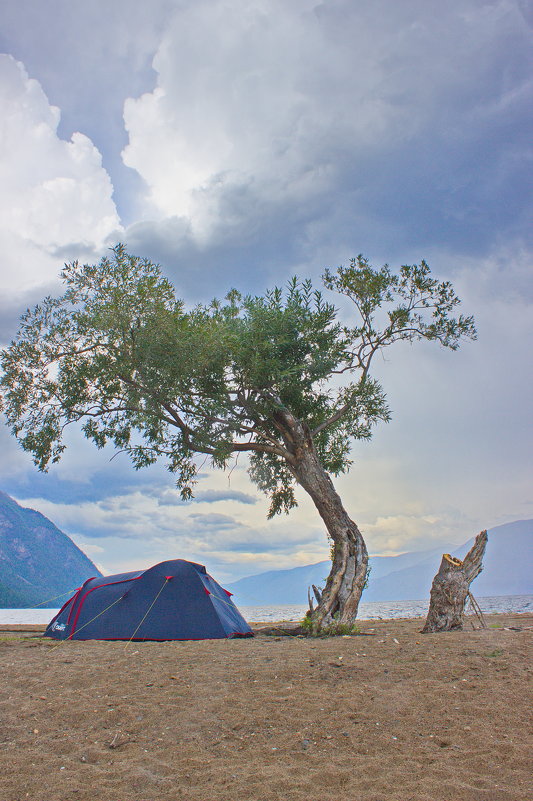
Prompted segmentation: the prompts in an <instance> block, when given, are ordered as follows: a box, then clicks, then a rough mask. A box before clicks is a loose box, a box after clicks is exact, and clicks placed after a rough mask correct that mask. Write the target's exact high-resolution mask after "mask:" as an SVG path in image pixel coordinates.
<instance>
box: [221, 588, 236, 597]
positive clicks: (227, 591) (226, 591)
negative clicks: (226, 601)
mask: <svg viewBox="0 0 533 801" xmlns="http://www.w3.org/2000/svg"><path fill="white" fill-rule="evenodd" d="M222 589H223V590H224V587H222ZM224 592H225V593H226V595H229V597H230V598H231V596H232V595H233V593H232V592H230V591H229V590H224Z"/></svg>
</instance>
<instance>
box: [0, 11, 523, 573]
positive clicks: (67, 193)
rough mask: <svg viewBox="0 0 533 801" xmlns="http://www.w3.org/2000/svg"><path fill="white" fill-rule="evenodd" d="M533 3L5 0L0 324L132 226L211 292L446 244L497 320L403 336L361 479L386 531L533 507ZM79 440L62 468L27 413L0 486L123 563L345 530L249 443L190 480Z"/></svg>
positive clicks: (439, 264)
mask: <svg viewBox="0 0 533 801" xmlns="http://www.w3.org/2000/svg"><path fill="white" fill-rule="evenodd" d="M532 28H533V3H532V2H531V0H454V2H453V3H446V4H443V3H437V2H432V0H430V1H429V2H428V0H403V1H402V2H401V3H398V2H396V1H395V0H374V2H372V3H368V2H363V1H362V0H324V1H323V2H317V1H316V0H291V2H287V0H247V1H246V2H243V0H151V2H150V3H146V2H144V0H113V2H109V0H91V2H90V3H87V2H86V0H47V2H46V3H43V2H42V0H0V104H1V108H2V119H1V123H0V145H1V146H0V242H1V253H2V259H1V262H0V344H1V345H7V344H8V343H9V341H10V340H11V339H12V338H13V337H14V336H15V333H16V331H17V327H18V320H19V317H20V314H21V313H22V312H23V311H24V310H25V309H26V308H27V307H28V306H31V305H33V304H35V303H37V302H38V301H39V300H41V299H42V298H43V297H44V296H45V295H47V294H58V293H60V291H61V287H60V283H59V278H58V276H59V272H60V270H61V268H62V267H63V264H64V263H65V262H69V261H71V260H74V259H78V260H80V261H83V262H88V263H95V262H97V261H99V259H100V258H101V257H102V256H103V255H105V254H106V252H107V250H108V248H110V247H112V246H113V245H115V244H116V243H117V242H119V241H121V242H124V243H125V244H126V245H127V248H128V250H129V251H130V252H132V253H135V254H137V255H140V256H143V257H148V258H150V259H151V260H152V261H154V262H157V263H160V264H161V266H162V268H163V271H164V273H165V274H166V275H167V276H168V277H169V278H170V279H171V280H172V281H173V283H174V285H175V286H176V291H177V293H178V295H179V296H180V297H183V298H184V299H185V300H186V302H187V303H191V304H194V303H197V302H200V301H206V300H209V299H210V298H212V297H214V296H223V295H225V294H226V292H227V291H228V289H229V288H231V287H233V286H235V287H238V288H239V289H240V290H241V291H244V292H257V293H262V292H264V291H265V290H266V289H267V288H269V287H272V286H274V285H283V284H284V283H285V282H286V281H287V280H288V278H289V277H290V276H292V275H299V276H301V277H311V278H312V279H313V282H315V283H316V285H317V286H319V285H320V276H321V275H322V273H323V271H324V268H326V267H330V268H335V267H337V266H339V265H341V264H347V263H348V261H349V259H350V258H351V257H353V256H356V255H357V254H359V253H363V254H364V255H365V256H366V257H367V258H369V259H370V261H371V262H372V263H373V264H375V265H377V266H379V265H381V264H383V263H389V264H390V265H391V267H397V266H399V265H401V264H414V263H416V262H419V261H420V260H421V259H422V258H425V259H426V260H427V261H428V262H429V264H430V266H431V268H432V270H433V272H434V274H435V275H436V276H438V277H439V278H442V279H445V280H451V281H452V282H453V284H454V287H455V288H456V291H457V292H458V294H459V296H460V297H461V299H462V301H463V310H464V312H465V313H467V314H473V315H474V316H475V319H476V324H477V328H478V341H476V342H466V343H465V344H464V345H463V346H462V348H461V349H460V350H459V351H458V352H456V353H452V352H449V351H447V350H444V349H441V348H439V347H437V346H435V344H429V343H423V344H422V343H419V344H418V345H413V346H412V347H408V346H398V348H397V349H396V351H394V350H391V351H390V352H389V353H387V358H386V359H383V360H381V362H380V363H379V365H378V375H379V378H380V379H381V380H382V382H383V385H384V388H385V391H386V393H387V396H388V400H389V404H390V406H391V409H392V413H393V417H392V420H391V422H390V423H388V424H386V425H382V426H381V427H379V428H377V429H376V430H375V433H374V437H373V439H372V441H371V442H365V443H355V444H354V448H353V458H354V465H353V467H352V469H351V471H350V473H349V474H347V475H345V476H342V477H340V478H339V479H336V481H335V483H336V486H337V488H338V490H339V492H340V494H341V496H342V498H343V500H344V502H345V505H346V508H347V510H348V512H349V513H350V514H351V516H352V517H353V519H354V520H356V522H357V523H358V525H359V527H360V529H361V531H362V532H363V534H364V536H365V539H366V541H367V544H368V548H369V551H370V553H371V554H374V555H377V554H384V555H389V554H396V553H401V552H404V551H411V550H423V549H427V548H430V547H431V548H432V547H437V546H438V545H439V544H441V543H442V545H443V548H445V547H447V546H448V545H457V544H460V543H462V542H464V541H466V540H467V539H469V538H470V537H471V536H473V535H474V534H476V533H477V532H478V531H480V530H481V529H483V528H491V527H494V526H496V525H499V524H502V523H505V522H509V521H512V520H519V519H526V518H531V517H533V498H532V493H531V488H532V487H533V481H532V478H533V470H532V463H531V454H532V452H533V447H532V446H533V442H532V437H531V408H532V383H533V382H532V377H531V348H532V342H533V313H532V311H533V309H532V301H533V280H532V279H533V241H532V225H531V223H532V208H533V201H532V197H533V196H532V191H531V190H532V180H531V179H532V174H533V165H532V157H533V148H532V144H531V143H532V141H533V140H532V136H531V132H532V130H533V129H532V124H531V123H532V120H531V117H532V116H533V97H532V95H533V69H532V62H533V57H532V50H531V35H532ZM67 442H68V444H69V447H68V450H67V452H66V454H65V456H64V457H63V460H62V461H61V462H60V463H59V464H58V465H56V466H54V467H53V468H51V469H50V471H49V472H48V473H46V474H41V473H39V472H38V471H37V469H36V468H35V467H34V466H33V464H32V462H31V459H30V458H29V457H28V455H27V454H25V453H23V452H22V451H21V450H20V449H19V448H18V446H17V444H16V442H15V441H14V439H13V438H12V437H11V436H10V434H9V430H8V428H7V427H6V426H5V425H2V427H1V428H0V489H2V490H3V491H5V492H7V493H8V494H10V495H11V496H12V497H14V498H15V499H16V500H17V501H18V502H20V503H22V504H23V505H25V506H31V507H33V508H35V509H38V510H39V511H41V512H42V513H43V514H45V515H46V516H47V517H49V518H50V519H51V520H52V521H53V522H54V523H55V524H56V525H57V526H59V527H60V528H61V529H62V530H63V531H65V532H66V533H67V534H68V535H69V536H71V537H72V539H73V540H74V541H75V542H76V543H77V544H78V545H79V546H80V547H81V548H82V549H83V550H84V551H85V552H86V553H87V554H88V555H89V556H90V557H91V558H92V559H93V560H94V561H95V562H96V563H97V564H98V566H99V567H100V568H101V569H102V570H103V571H104V572H105V573H114V572H119V571H124V570H135V569H139V568H143V567H146V566H149V565H151V564H153V563H155V562H158V561H162V560H164V559H170V558H185V559H192V560H194V561H199V562H201V563H203V564H205V565H207V567H208V569H209V570H210V572H211V573H213V575H215V576H216V577H217V578H218V579H219V580H221V581H225V582H228V581H231V580H233V579H237V578H240V577H242V576H245V575H252V574H256V573H260V572H262V571H264V570H272V569H281V568H288V567H295V566H297V565H304V564H310V563H313V562H318V561H320V560H322V559H326V558H327V556H328V551H329V548H328V543H327V539H326V536H325V531H324V529H323V526H322V525H321V521H320V519H319V517H318V515H317V513H316V511H315V509H314V507H313V506H312V504H311V503H310V502H309V501H308V500H307V499H306V497H305V494H303V493H300V494H299V495H298V498H299V501H300V505H299V507H298V509H296V510H293V511H292V512H291V514H290V516H289V517H285V516H284V517H280V518H276V519H275V520H273V521H267V519H266V513H267V509H268V502H267V500H266V499H265V498H264V497H263V496H262V495H261V494H260V492H259V491H258V490H257V489H256V488H255V487H254V485H253V484H252V483H251V482H250V480H249V478H248V476H247V473H246V461H245V459H242V458H241V459H240V460H239V461H238V462H237V463H236V464H235V465H233V469H232V470H231V471H228V472H227V473H223V472H213V471H211V470H210V468H209V467H208V466H207V465H205V466H202V469H201V480H200V482H199V484H198V487H197V492H196V497H195V499H194V500H193V501H191V502H189V503H183V502H182V501H180V499H179V494H178V492H177V490H176V489H175V486H174V484H173V479H172V475H171V474H170V473H168V472H167V471H166V470H165V467H164V465H155V466H153V467H150V468H147V469H145V470H142V471H139V472H135V471H134V470H133V468H132V467H131V465H130V464H129V462H128V460H127V457H126V456H124V455H122V456H117V457H116V458H112V457H113V455H114V454H113V452H111V451H107V450H105V451H96V450H95V449H94V448H93V446H91V445H90V444H89V443H87V442H85V441H84V440H83V438H82V437H81V435H80V434H79V432H77V431H71V432H70V433H69V435H68V438H67Z"/></svg>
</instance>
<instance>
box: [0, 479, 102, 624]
mask: <svg viewBox="0 0 533 801" xmlns="http://www.w3.org/2000/svg"><path fill="white" fill-rule="evenodd" d="M101 575H102V574H101V573H100V571H99V570H98V568H97V567H96V565H95V564H94V563H93V562H92V561H91V560H90V559H89V557H88V556H87V555H86V554H84V553H83V551H82V550H81V548H78V546H77V545H76V544H75V543H74V542H73V541H72V540H71V539H70V537H68V536H67V534H65V533H64V532H62V531H61V530H60V529H59V528H58V527H57V526H56V525H54V523H52V521H51V520H49V519H48V518H47V517H45V516H44V515H43V514H41V512H37V511H36V510H35V509H30V508H27V507H24V506H21V505H20V504H18V503H17V502H16V501H15V500H14V499H13V498H11V497H10V496H9V495H7V494H6V493H5V492H1V491H0V607H1V608H14V609H17V608H27V607H32V606H41V607H43V608H54V607H57V606H61V604H62V603H63V602H64V601H65V600H66V598H67V593H68V592H69V591H70V590H74V589H75V588H76V587H78V586H79V585H80V584H82V583H83V582H84V581H85V580H86V579H88V578H90V577H91V576H95V577H96V576H101ZM61 596H63V597H61ZM47 601H48V602H47Z"/></svg>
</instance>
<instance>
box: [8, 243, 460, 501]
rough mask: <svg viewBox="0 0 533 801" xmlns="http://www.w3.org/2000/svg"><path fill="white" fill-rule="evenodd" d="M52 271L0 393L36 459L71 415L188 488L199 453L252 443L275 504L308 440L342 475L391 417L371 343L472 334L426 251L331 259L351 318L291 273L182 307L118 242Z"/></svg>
mask: <svg viewBox="0 0 533 801" xmlns="http://www.w3.org/2000/svg"><path fill="white" fill-rule="evenodd" d="M62 279H63V282H64V285H65V292H64V294H63V295H62V296H61V297H59V298H45V300H44V301H43V302H42V303H41V304H39V305H38V306H36V307H35V308H34V309H31V310H28V311H27V312H26V313H25V314H24V315H23V317H22V320H21V327H20V330H19V333H18V335H17V337H16V339H15V340H14V341H13V342H12V343H11V345H10V347H8V348H7V349H5V350H4V351H3V352H2V368H3V374H2V377H1V379H0V390H1V395H2V398H3V401H2V402H3V409H4V411H5V414H6V417H7V420H8V423H9V424H10V425H11V428H12V431H13V434H14V435H15V436H16V437H17V438H18V439H19V441H20V443H21V445H22V447H23V448H24V449H25V450H27V451H29V452H30V453H32V455H33V458H34V461H35V463H36V464H37V466H38V467H39V469H41V470H46V469H47V467H48V465H49V464H50V463H54V462H56V461H57V460H58V459H60V458H61V454H62V453H63V450H64V444H63V441H62V438H63V432H64V430H65V428H66V427H67V426H68V425H71V424H79V425H80V426H81V428H82V431H83V433H84V434H85V436H86V437H87V438H88V439H90V440H92V441H93V442H94V443H95V445H96V446H97V447H98V448H103V447H104V446H105V445H106V444H107V443H111V444H112V445H114V447H115V448H116V449H118V450H119V451H125V452H127V453H128V454H129V456H130V458H131V460H132V463H133V465H134V466H135V468H141V467H144V466H146V465H149V464H152V463H153V462H155V461H156V460H158V459H160V458H163V459H165V460H166V463H167V465H168V469H169V470H170V471H171V472H172V473H174V474H175V476H176V482H177V485H178V487H179V488H180V489H181V492H182V496H183V497H184V498H190V497H191V495H192V492H193V488H194V484H195V479H196V474H197V469H198V468H197V459H198V456H197V455H198V454H200V455H204V456H205V457H207V459H209V460H210V461H211V463H212V465H214V466H215V467H220V468H224V467H225V466H226V465H227V463H228V460H229V459H230V458H232V457H234V456H235V454H238V453H240V452H246V453H248V454H249V456H250V476H251V478H252V480H253V481H254V482H255V483H256V484H257V486H258V487H259V488H260V489H261V490H262V491H264V492H265V493H267V495H269V496H270V499H271V506H270V512H269V514H270V516H272V515H274V514H277V513H279V512H283V511H284V512H288V511H289V510H290V509H291V508H292V507H293V506H295V504H296V501H295V496H294V486H295V482H296V478H295V474H296V473H297V466H298V460H299V459H300V450H301V447H302V443H303V442H304V440H305V441H306V442H307V443H308V444H307V445H306V447H308V446H309V447H310V445H309V443H312V447H313V448H314V449H315V450H316V453H317V455H318V458H319V460H320V462H321V464H322V466H323V467H324V469H325V470H326V471H328V472H329V473H332V474H334V475H336V474H339V473H342V472H343V471H346V470H347V469H348V468H349V467H350V449H351V444H352V442H353V440H356V439H368V438H370V436H371V434H372V430H373V427H374V426H375V425H376V424H377V423H378V422H379V421H387V420H388V419H389V416H390V413H389V409H388V406H387V402H386V398H385V394H384V391H383V388H382V387H381V385H380V384H379V382H378V381H376V379H375V378H373V377H372V376H371V374H370V369H371V364H372V360H373V357H374V355H375V354H376V353H378V352H379V351H382V350H383V349H384V348H386V347H388V346H389V345H391V344H392V343H394V342H396V341H400V340H404V341H405V340H406V341H412V340H414V339H426V340H436V341H438V342H439V343H440V344H441V345H443V346H444V347H447V348H451V349H453V350H455V349H456V348H457V347H458V345H459V341H460V339H462V338H464V337H470V338H474V337H475V329H474V325H473V320H472V318H471V317H463V316H459V317H455V316H453V312H454V310H455V308H456V306H457V305H458V304H459V300H458V299H457V297H456V296H455V294H454V292H453V289H452V287H451V285H450V284H449V283H447V282H445V283H438V282H437V281H436V280H435V279H434V278H432V277H431V275H430V270H429V267H428V266H427V264H426V263H425V262H422V263H421V264H420V265H413V266H404V267H402V268H401V269H400V271H399V272H398V273H393V272H392V271H391V270H390V268H389V267H388V266H385V267H382V268H380V269H374V268H372V267H371V266H370V265H369V263H368V261H367V260H366V259H364V258H363V257H361V256H359V257H358V258H357V259H353V260H352V261H351V263H350V265H349V266H348V267H340V268H339V269H338V270H337V271H335V272H331V271H329V270H328V271H326V273H325V275H324V285H325V287H326V288H327V289H328V290H330V291H332V292H334V293H340V294H341V295H344V296H346V297H347V298H349V299H350V300H351V301H352V302H353V304H354V312H355V319H354V321H352V323H351V324H349V325H343V324H341V321H340V320H339V314H338V311H337V309H336V308H335V306H334V305H333V304H332V303H330V302H328V301H326V300H325V299H324V297H323V295H322V294H321V292H319V291H317V290H315V289H313V287H312V284H311V281H309V280H304V281H299V280H298V279H296V278H293V279H291V281H289V283H288V285H287V287H286V288H285V289H282V288H279V287H278V288H274V289H272V290H270V291H268V292H266V293H265V295H262V296H251V295H248V296H242V295H241V294H240V293H239V292H238V291H237V290H235V289H233V290H231V291H230V292H229V293H228V294H227V296H226V297H225V299H224V300H223V301H220V300H213V301H212V302H211V303H209V304H207V305H199V306H197V307H195V308H192V309H189V310H187V309H185V307H184V304H183V302H182V301H180V300H179V299H177V298H176V297H175V294H174V289H173V287H172V285H171V284H170V283H169V281H168V280H167V279H166V278H165V277H164V276H163V274H162V272H161V270H160V268H159V267H158V266H157V265H154V264H152V263H151V262H150V261H149V260H147V259H140V258H138V257H136V256H132V255H129V254H128V253H127V252H126V250H125V248H124V246H122V245H118V246H117V247H115V248H114V249H113V251H112V254H111V256H110V257H109V258H105V259H102V261H101V262H100V263H99V264H97V265H80V264H79V263H78V262H74V263H72V264H69V265H66V267H65V269H64V270H63V272H62ZM299 449H300V450H299Z"/></svg>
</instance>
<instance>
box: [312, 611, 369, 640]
mask: <svg viewBox="0 0 533 801" xmlns="http://www.w3.org/2000/svg"><path fill="white" fill-rule="evenodd" d="M300 626H301V627H302V629H303V633H304V635H305V636H306V637H346V636H355V635H356V634H360V633H361V629H359V628H358V627H357V626H356V625H355V624H353V623H340V622H339V621H338V620H334V621H333V622H332V623H328V624H327V625H325V626H320V627H319V628H317V626H316V625H315V624H314V623H313V620H312V618H311V617H310V616H309V615H306V616H305V617H304V619H303V620H302V621H300Z"/></svg>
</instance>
